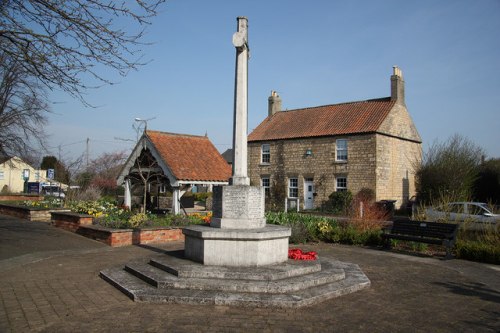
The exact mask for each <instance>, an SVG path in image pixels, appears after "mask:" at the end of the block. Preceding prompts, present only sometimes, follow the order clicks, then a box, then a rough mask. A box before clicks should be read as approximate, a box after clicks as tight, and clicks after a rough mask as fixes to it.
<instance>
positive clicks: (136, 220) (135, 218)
mask: <svg viewBox="0 0 500 333" xmlns="http://www.w3.org/2000/svg"><path fill="white" fill-rule="evenodd" d="M147 220H148V216H147V215H146V214H145V213H137V214H135V215H132V216H131V217H130V218H129V219H128V224H129V225H130V227H131V228H138V227H140V226H141V225H142V224H143V223H144V222H146V221H147Z"/></svg>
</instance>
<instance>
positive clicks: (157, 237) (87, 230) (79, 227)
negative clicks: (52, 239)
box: [52, 212, 184, 247]
mask: <svg viewBox="0 0 500 333" xmlns="http://www.w3.org/2000/svg"><path fill="white" fill-rule="evenodd" d="M52 224H53V225H54V226H56V227H58V228H62V229H65V230H68V231H72V232H75V233H77V234H79V235H82V236H85V237H88V238H91V239H94V240H96V241H99V242H102V243H104V244H107V245H109V246H113V247H117V246H127V245H135V244H150V243H165V242H169V241H176V240H183V239H184V235H183V234H182V229H181V228H172V227H150V228H142V229H111V228H106V227H101V226H97V225H92V216H90V215H85V214H77V213H71V212H68V213H60V212H54V213H52Z"/></svg>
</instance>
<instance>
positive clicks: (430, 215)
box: [425, 202, 500, 224]
mask: <svg viewBox="0 0 500 333" xmlns="http://www.w3.org/2000/svg"><path fill="white" fill-rule="evenodd" d="M425 215H426V217H427V220H428V221H450V222H482V223H488V222H489V223H495V224H496V223H497V222H498V221H500V214H494V213H493V212H492V211H491V209H490V208H489V207H488V205H487V204H485V203H483V202H451V203H449V204H448V205H446V206H443V207H438V208H432V207H431V208H427V209H426V210H425Z"/></svg>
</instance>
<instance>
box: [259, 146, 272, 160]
mask: <svg viewBox="0 0 500 333" xmlns="http://www.w3.org/2000/svg"><path fill="white" fill-rule="evenodd" d="M260 162H261V163H262V164H269V163H271V146H270V145H269V144H263V145H262V146H261V159H260Z"/></svg>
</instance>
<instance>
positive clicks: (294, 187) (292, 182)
mask: <svg viewBox="0 0 500 333" xmlns="http://www.w3.org/2000/svg"><path fill="white" fill-rule="evenodd" d="M288 197H289V198H298V197H299V180H298V179H297V178H290V179H289V180H288Z"/></svg>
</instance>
